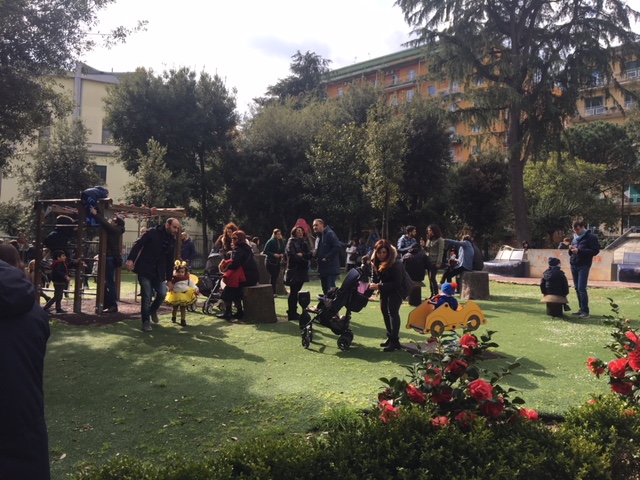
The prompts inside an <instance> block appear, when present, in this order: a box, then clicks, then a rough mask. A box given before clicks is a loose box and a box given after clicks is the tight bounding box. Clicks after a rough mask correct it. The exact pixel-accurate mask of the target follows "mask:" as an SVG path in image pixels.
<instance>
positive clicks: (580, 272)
mask: <svg viewBox="0 0 640 480" xmlns="http://www.w3.org/2000/svg"><path fill="white" fill-rule="evenodd" d="M573 232H574V236H573V241H572V242H571V246H570V247H569V263H570V264H571V275H572V276H573V286H574V287H575V289H576V293H577V294H578V304H579V306H580V309H579V310H578V311H577V312H575V313H574V315H578V316H579V317H580V318H589V317H590V316H591V315H589V294H588V293H587V282H588V281H589V270H591V264H592V263H593V257H595V256H596V255H598V253H600V243H599V242H598V237H596V236H595V235H594V234H593V233H591V230H587V229H586V228H585V224H584V222H583V221H582V220H576V221H575V222H573Z"/></svg>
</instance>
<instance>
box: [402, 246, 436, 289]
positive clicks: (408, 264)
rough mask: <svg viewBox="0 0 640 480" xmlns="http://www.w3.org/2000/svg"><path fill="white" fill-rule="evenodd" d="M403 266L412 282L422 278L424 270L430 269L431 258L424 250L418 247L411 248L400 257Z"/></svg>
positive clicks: (419, 280)
mask: <svg viewBox="0 0 640 480" xmlns="http://www.w3.org/2000/svg"><path fill="white" fill-rule="evenodd" d="M402 262H403V263H404V268H405V270H406V271H407V273H408V274H409V276H410V277H411V280H413V281H414V282H421V281H423V280H424V275H425V272H426V271H427V270H429V269H431V260H430V259H429V257H428V256H427V254H426V253H425V251H424V250H422V249H421V248H418V249H416V250H411V251H410V252H409V253H407V254H405V255H404V256H403V257H402Z"/></svg>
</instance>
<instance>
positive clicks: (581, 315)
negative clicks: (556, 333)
mask: <svg viewBox="0 0 640 480" xmlns="http://www.w3.org/2000/svg"><path fill="white" fill-rule="evenodd" d="M580 318H591V315H589V314H588V313H586V312H582V313H581V314H580Z"/></svg>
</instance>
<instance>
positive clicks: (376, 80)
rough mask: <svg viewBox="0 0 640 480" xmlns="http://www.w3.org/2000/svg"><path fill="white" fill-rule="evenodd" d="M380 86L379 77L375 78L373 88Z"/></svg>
mask: <svg viewBox="0 0 640 480" xmlns="http://www.w3.org/2000/svg"><path fill="white" fill-rule="evenodd" d="M377 86H378V79H377V78H374V79H373V88H376V87H377Z"/></svg>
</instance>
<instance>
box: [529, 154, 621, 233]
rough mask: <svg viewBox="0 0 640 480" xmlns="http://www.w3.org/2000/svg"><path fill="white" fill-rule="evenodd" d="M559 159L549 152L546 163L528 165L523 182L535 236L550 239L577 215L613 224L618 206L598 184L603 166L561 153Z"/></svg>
mask: <svg viewBox="0 0 640 480" xmlns="http://www.w3.org/2000/svg"><path fill="white" fill-rule="evenodd" d="M563 156H564V158H562V159H560V160H558V156H557V154H551V157H550V158H549V160H548V161H546V162H536V163H531V164H529V165H527V167H526V169H525V173H524V183H525V188H526V192H527V199H528V202H529V204H530V205H531V221H532V223H533V232H534V234H535V235H536V238H539V239H544V240H549V241H550V240H552V239H553V234H554V232H556V231H558V230H560V231H563V232H567V231H570V229H571V224H572V222H573V220H575V219H576V218H584V219H585V220H586V221H587V222H589V224H591V225H600V224H606V225H610V226H611V225H615V223H616V222H617V218H618V215H617V211H616V210H617V209H616V207H615V205H614V203H613V202H612V201H611V198H607V197H604V196H602V188H601V186H600V182H601V179H602V178H603V177H604V172H605V169H606V167H605V166H604V165H595V164H593V163H588V162H585V161H583V160H578V159H576V160H573V161H572V160H571V159H570V158H569V155H568V154H566V153H564V154H563Z"/></svg>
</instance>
